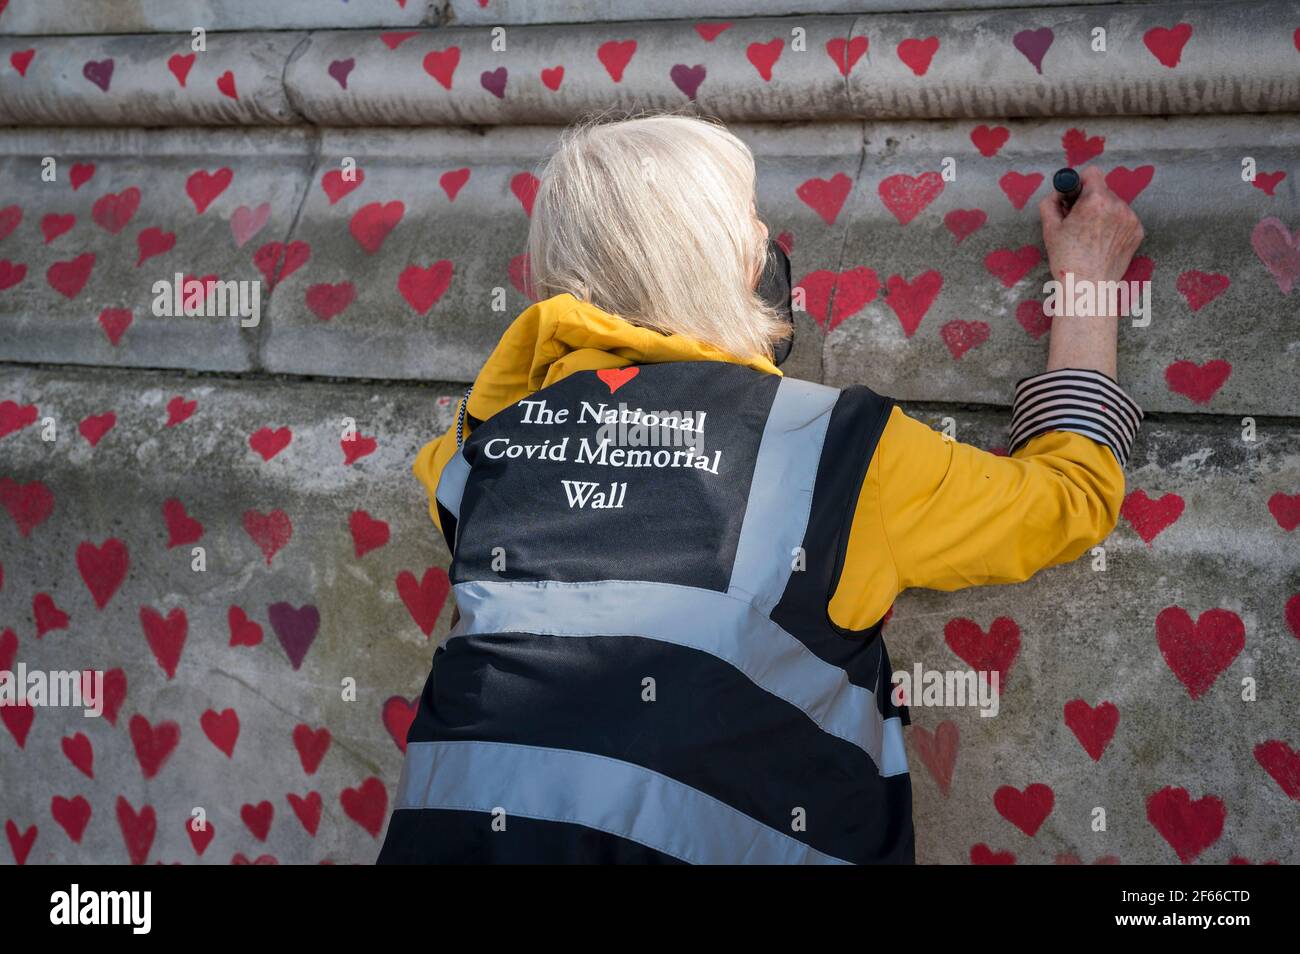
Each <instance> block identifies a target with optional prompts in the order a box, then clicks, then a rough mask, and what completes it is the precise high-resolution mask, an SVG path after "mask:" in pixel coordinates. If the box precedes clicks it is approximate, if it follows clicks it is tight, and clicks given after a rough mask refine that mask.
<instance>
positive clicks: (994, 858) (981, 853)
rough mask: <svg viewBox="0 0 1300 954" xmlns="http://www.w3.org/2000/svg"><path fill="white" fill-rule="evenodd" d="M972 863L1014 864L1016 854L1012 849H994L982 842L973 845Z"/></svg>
mask: <svg viewBox="0 0 1300 954" xmlns="http://www.w3.org/2000/svg"><path fill="white" fill-rule="evenodd" d="M970 863H971V864H973V865H1014V864H1015V863H1016V856H1015V855H1014V854H1013V853H1012V852H1010V851H994V850H993V849H992V848H990V847H989V846H988V845H986V844H984V843H983V842H981V843H980V844H978V845H972V846H971V849H970Z"/></svg>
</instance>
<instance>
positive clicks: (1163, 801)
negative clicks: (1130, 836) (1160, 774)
mask: <svg viewBox="0 0 1300 954" xmlns="http://www.w3.org/2000/svg"><path fill="white" fill-rule="evenodd" d="M1227 817H1228V810H1227V809H1226V808H1225V807H1224V805H1223V802H1222V801H1221V800H1220V799H1218V798H1216V797H1215V796H1213V795H1206V796H1205V797H1204V798H1200V799H1197V800H1196V801H1192V797H1191V796H1190V795H1188V794H1187V789H1185V788H1174V787H1173V786H1169V787H1167V788H1162V789H1160V791H1158V792H1155V793H1153V794H1151V795H1150V796H1148V797H1147V821H1149V822H1151V825H1152V826H1153V827H1154V828H1155V830H1156V831H1158V832H1159V833H1160V837H1162V838H1164V840H1165V841H1167V842H1168V843H1169V847H1171V848H1173V849H1174V851H1175V852H1176V853H1177V855H1178V858H1179V860H1180V861H1182V862H1183V863H1184V864H1186V863H1188V862H1191V861H1195V860H1196V858H1197V856H1198V855H1200V853H1201V852H1203V851H1204V850H1205V849H1206V848H1209V847H1210V846H1211V845H1213V844H1214V843H1215V842H1216V841H1218V840H1219V836H1220V835H1222V834H1223V822H1224V819H1226V818H1227Z"/></svg>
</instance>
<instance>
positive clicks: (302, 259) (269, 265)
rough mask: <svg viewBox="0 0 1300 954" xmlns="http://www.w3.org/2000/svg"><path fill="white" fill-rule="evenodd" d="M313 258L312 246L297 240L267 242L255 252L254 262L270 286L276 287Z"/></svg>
mask: <svg viewBox="0 0 1300 954" xmlns="http://www.w3.org/2000/svg"><path fill="white" fill-rule="evenodd" d="M310 259H311V246H310V245H308V244H307V243H306V242H302V241H295V242H290V243H289V244H288V245H285V244H284V243H283V242H267V243H266V244H265V245H263V246H262V247H261V248H259V249H258V250H257V251H256V252H254V253H253V264H254V265H256V266H257V270H258V271H259V272H261V273H262V277H263V278H265V279H266V284H267V286H268V288H275V286H276V285H278V284H280V282H282V281H284V280H285V279H286V278H288V277H289V276H290V275H292V274H293V273H294V272H296V271H297V270H298V269H299V268H301V267H302V266H303V265H306V264H307V262H308V261H309V260H310Z"/></svg>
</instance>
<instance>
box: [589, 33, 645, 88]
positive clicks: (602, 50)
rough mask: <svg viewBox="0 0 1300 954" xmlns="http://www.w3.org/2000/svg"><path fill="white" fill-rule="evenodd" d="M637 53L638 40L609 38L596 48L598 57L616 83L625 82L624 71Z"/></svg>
mask: <svg viewBox="0 0 1300 954" xmlns="http://www.w3.org/2000/svg"><path fill="white" fill-rule="evenodd" d="M635 53H636V40H607V41H605V42H604V43H602V44H601V45H600V46H599V47H597V49H596V59H598V60H600V64H601V66H603V67H605V72H607V73H608V74H609V78H610V79H612V80H613V81H614V82H615V83H621V82H623V71H624V70H626V69H627V65H628V63H630V62H632V57H633V55H635Z"/></svg>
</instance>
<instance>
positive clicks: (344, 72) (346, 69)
mask: <svg viewBox="0 0 1300 954" xmlns="http://www.w3.org/2000/svg"><path fill="white" fill-rule="evenodd" d="M356 65H357V61H356V58H355V57H352V56H349V57H348V58H347V59H346V60H333V61H331V62H330V65H329V66H328V67H327V68H326V70H325V71H326V72H327V73H329V75H330V77H331V78H332V79H333V80H334V82H336V83H338V84H339V86H340V87H341V88H342V89H347V88H348V76H349V75H350V74H351V73H352V70H353V68H354V67H355V66H356Z"/></svg>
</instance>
